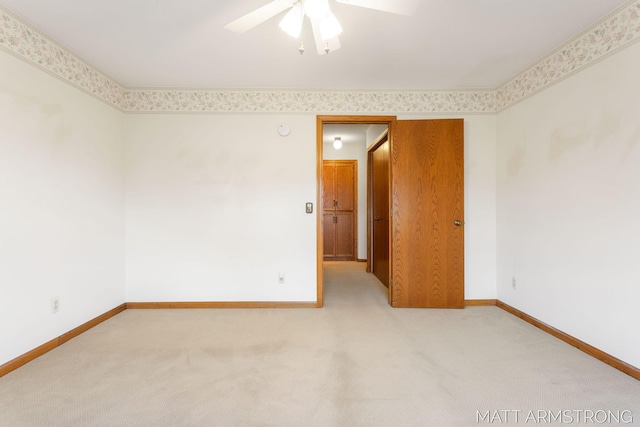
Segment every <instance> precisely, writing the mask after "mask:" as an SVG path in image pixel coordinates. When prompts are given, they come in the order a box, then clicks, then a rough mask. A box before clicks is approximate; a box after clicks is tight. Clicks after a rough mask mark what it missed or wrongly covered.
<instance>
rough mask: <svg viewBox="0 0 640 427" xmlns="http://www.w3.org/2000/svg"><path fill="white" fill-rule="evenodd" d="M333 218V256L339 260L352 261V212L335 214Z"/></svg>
mask: <svg viewBox="0 0 640 427" xmlns="http://www.w3.org/2000/svg"><path fill="white" fill-rule="evenodd" d="M335 218H336V221H335V230H336V231H335V233H336V243H335V245H336V249H335V256H336V258H340V259H348V260H352V259H353V255H354V253H355V251H354V249H355V247H354V246H355V244H354V243H355V242H354V237H355V236H354V234H353V225H354V224H353V219H354V218H353V212H336V216H335Z"/></svg>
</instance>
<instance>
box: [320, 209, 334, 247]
mask: <svg viewBox="0 0 640 427" xmlns="http://www.w3.org/2000/svg"><path fill="white" fill-rule="evenodd" d="M322 224H323V233H322V245H323V255H324V257H325V258H326V257H333V256H335V253H336V230H335V226H334V225H335V224H334V223H333V213H332V212H331V213H323V214H322Z"/></svg>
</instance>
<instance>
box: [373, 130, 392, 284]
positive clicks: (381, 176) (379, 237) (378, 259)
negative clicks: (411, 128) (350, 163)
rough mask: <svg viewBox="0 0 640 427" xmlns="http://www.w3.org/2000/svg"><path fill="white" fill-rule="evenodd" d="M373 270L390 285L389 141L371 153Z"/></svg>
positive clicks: (384, 282)
mask: <svg viewBox="0 0 640 427" xmlns="http://www.w3.org/2000/svg"><path fill="white" fill-rule="evenodd" d="M370 194H371V211H372V212H371V215H372V217H373V218H372V222H371V224H372V225H371V252H372V253H371V271H372V272H373V274H374V275H375V276H376V277H377V278H378V280H380V281H381V282H382V283H383V284H384V285H385V286H386V287H389V141H388V140H387V141H385V142H384V143H382V144H381V145H380V146H378V147H377V148H376V149H375V150H374V151H373V152H372V153H371V193H370Z"/></svg>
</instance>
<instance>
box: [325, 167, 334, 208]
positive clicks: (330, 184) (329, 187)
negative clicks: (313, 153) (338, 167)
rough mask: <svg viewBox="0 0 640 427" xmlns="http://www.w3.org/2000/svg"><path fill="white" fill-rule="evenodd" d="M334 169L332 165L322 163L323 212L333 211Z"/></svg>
mask: <svg viewBox="0 0 640 427" xmlns="http://www.w3.org/2000/svg"><path fill="white" fill-rule="evenodd" d="M335 181H336V174H335V167H334V166H333V164H330V163H327V162H324V163H323V166H322V183H323V186H322V209H323V210H327V209H330V210H333V209H335V206H334V200H335V199H336V195H335Z"/></svg>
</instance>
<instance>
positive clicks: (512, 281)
mask: <svg viewBox="0 0 640 427" xmlns="http://www.w3.org/2000/svg"><path fill="white" fill-rule="evenodd" d="M511 287H512V288H513V289H518V287H517V286H516V276H513V277H512V278H511Z"/></svg>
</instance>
